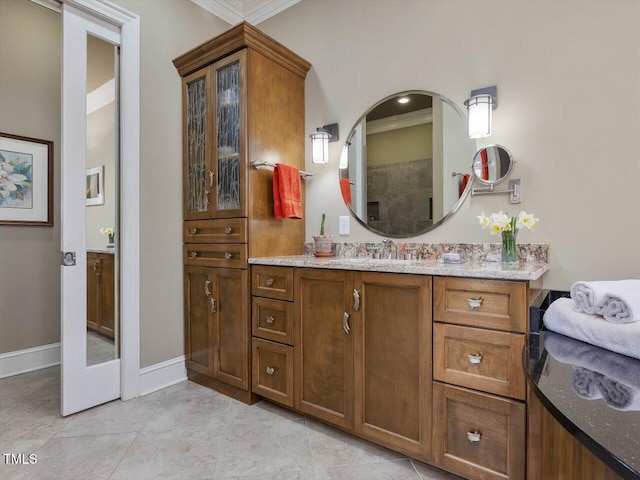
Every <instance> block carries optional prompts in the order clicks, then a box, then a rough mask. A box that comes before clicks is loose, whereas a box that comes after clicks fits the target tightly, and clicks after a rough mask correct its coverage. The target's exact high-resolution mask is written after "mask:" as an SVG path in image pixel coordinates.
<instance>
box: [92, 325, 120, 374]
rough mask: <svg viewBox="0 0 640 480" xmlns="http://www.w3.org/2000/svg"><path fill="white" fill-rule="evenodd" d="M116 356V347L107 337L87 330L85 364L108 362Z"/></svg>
mask: <svg viewBox="0 0 640 480" xmlns="http://www.w3.org/2000/svg"><path fill="white" fill-rule="evenodd" d="M114 358H116V347H115V345H114V343H113V340H111V339H110V338H108V337H105V336H104V335H100V334H99V333H96V332H92V331H91V330H87V365H89V366H90V365H96V364H98V363H104V362H108V361H109V360H113V359H114Z"/></svg>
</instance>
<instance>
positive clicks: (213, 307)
mask: <svg viewBox="0 0 640 480" xmlns="http://www.w3.org/2000/svg"><path fill="white" fill-rule="evenodd" d="M210 300H211V313H216V299H215V298H211V299H210Z"/></svg>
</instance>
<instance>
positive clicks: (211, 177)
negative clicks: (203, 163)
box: [207, 170, 216, 193]
mask: <svg viewBox="0 0 640 480" xmlns="http://www.w3.org/2000/svg"><path fill="white" fill-rule="evenodd" d="M215 175H216V174H215V173H213V172H212V171H211V170H209V186H210V187H213V177H215ZM207 193H209V192H207Z"/></svg>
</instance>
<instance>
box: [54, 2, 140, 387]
mask: <svg viewBox="0 0 640 480" xmlns="http://www.w3.org/2000/svg"><path fill="white" fill-rule="evenodd" d="M62 2H63V3H66V4H68V5H70V6H73V7H75V8H77V9H79V10H82V11H83V12H84V13H86V14H88V15H90V16H92V17H96V18H98V19H100V20H103V21H106V22H108V23H110V24H112V25H115V26H116V27H118V28H120V47H121V49H120V99H121V101H120V132H119V133H120V162H121V165H126V167H127V168H126V169H122V170H121V175H120V224H121V225H122V232H121V235H120V281H121V283H120V299H121V300H120V302H121V304H120V314H121V316H120V324H121V329H120V352H121V355H120V398H121V399H122V400H129V399H132V398H135V397H138V396H139V395H140V227H139V225H140V222H139V220H140V17H139V16H138V15H135V14H133V13H131V12H129V11H127V10H125V9H123V8H121V7H119V6H118V5H115V4H113V3H111V2H109V1H107V0H62ZM63 61H64V59H63ZM63 90H64V85H63ZM62 101H63V102H64V98H63V99H62ZM62 155H64V151H63V152H62ZM125 172H126V174H125ZM64 249H65V246H64V245H62V250H64ZM61 322H62V319H61ZM62 349H63V357H62V358H63V360H64V345H63V346H62Z"/></svg>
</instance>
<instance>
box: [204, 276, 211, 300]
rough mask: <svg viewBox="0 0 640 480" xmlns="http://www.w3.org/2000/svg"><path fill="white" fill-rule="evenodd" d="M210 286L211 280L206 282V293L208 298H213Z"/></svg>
mask: <svg viewBox="0 0 640 480" xmlns="http://www.w3.org/2000/svg"><path fill="white" fill-rule="evenodd" d="M209 285H211V280H205V281H204V293H205V295H206V296H207V297H210V296H211V290H209Z"/></svg>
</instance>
